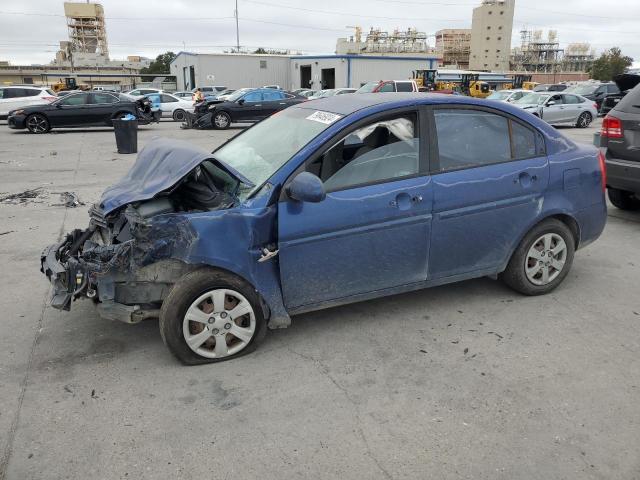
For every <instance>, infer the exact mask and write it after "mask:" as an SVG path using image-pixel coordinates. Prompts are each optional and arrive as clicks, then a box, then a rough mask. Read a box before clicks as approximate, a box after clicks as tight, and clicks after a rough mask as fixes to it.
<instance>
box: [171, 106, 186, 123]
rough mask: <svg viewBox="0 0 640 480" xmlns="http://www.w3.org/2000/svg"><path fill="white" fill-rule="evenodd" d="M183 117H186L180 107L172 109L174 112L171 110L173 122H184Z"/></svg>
mask: <svg viewBox="0 0 640 480" xmlns="http://www.w3.org/2000/svg"><path fill="white" fill-rule="evenodd" d="M185 118H186V115H185V113H184V110H182V109H178V110H174V112H173V121H174V122H184V119H185Z"/></svg>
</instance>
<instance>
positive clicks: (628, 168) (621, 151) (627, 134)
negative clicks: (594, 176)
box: [599, 84, 640, 210]
mask: <svg viewBox="0 0 640 480" xmlns="http://www.w3.org/2000/svg"><path fill="white" fill-rule="evenodd" d="M599 146H600V147H601V152H602V154H603V155H604V161H605V163H606V165H607V189H608V192H609V200H611V203H613V204H614V205H615V206H616V207H618V208H621V209H623V210H640V84H639V85H636V87H635V88H634V89H633V90H631V91H630V92H629V93H627V94H626V95H625V96H624V97H623V98H622V99H621V100H620V101H619V102H618V103H617V104H616V105H615V106H614V107H613V109H612V110H611V111H610V112H609V113H608V114H607V116H606V117H604V119H603V120H602V130H601V131H600V138H599Z"/></svg>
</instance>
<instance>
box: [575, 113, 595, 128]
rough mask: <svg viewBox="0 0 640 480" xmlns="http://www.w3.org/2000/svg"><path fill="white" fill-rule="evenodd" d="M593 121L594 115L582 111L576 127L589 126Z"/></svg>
mask: <svg viewBox="0 0 640 480" xmlns="http://www.w3.org/2000/svg"><path fill="white" fill-rule="evenodd" d="M591 122H593V117H592V116H591V114H590V113H589V112H582V113H581V114H580V116H579V117H578V120H577V122H576V127H578V128H587V127H588V126H589V125H591Z"/></svg>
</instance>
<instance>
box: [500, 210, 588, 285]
mask: <svg viewBox="0 0 640 480" xmlns="http://www.w3.org/2000/svg"><path fill="white" fill-rule="evenodd" d="M546 239H550V241H549V243H547V242H546ZM560 240H561V241H562V242H563V243H564V245H563V244H562V242H561V241H560ZM575 243H576V239H575V238H574V236H573V233H572V232H571V230H570V229H569V227H567V226H566V225H565V224H564V223H562V222H561V221H560V220H557V219H554V218H549V219H547V220H544V221H542V222H540V223H539V224H538V225H536V226H535V227H533V228H532V229H531V230H530V231H529V232H528V233H527V234H526V235H525V237H524V238H523V239H522V241H521V242H520V244H519V245H518V248H516V250H515V252H513V255H512V256H511V260H509V264H508V265H507V268H506V270H505V271H504V272H503V273H502V275H501V278H502V280H503V281H504V283H506V284H507V285H508V286H509V287H511V288H512V289H513V290H515V291H516V292H520V293H522V294H523V295H531V296H533V295H544V294H545V293H549V292H551V291H552V290H554V289H555V288H556V287H557V286H558V285H560V284H561V283H562V281H563V280H564V279H565V277H566V276H567V274H568V273H569V270H571V265H572V263H573V256H574V253H575ZM563 246H564V248H562V247H563ZM534 249H535V251H536V252H535V253H534V254H532V252H534ZM556 249H557V254H554V253H553V250H556ZM547 252H552V253H547ZM545 270H546V272H547V278H546V279H545V276H544V275H545ZM556 273H557V274H556Z"/></svg>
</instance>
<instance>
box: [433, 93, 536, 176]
mask: <svg viewBox="0 0 640 480" xmlns="http://www.w3.org/2000/svg"><path fill="white" fill-rule="evenodd" d="M436 110H477V111H482V112H486V113H492V114H494V115H498V116H500V117H503V118H505V119H506V120H507V122H508V123H507V125H508V129H509V150H510V152H511V156H512V157H513V135H512V130H513V128H512V125H511V122H516V123H518V124H519V125H520V126H522V127H524V128H527V129H528V130H530V131H531V132H532V133H533V134H534V140H535V149H536V152H535V154H534V155H531V156H527V157H519V158H511V159H509V160H505V161H502V162H495V163H488V164H483V165H471V166H464V167H457V168H448V169H446V170H440V150H439V145H438V132H437V130H436V119H435V111H436ZM427 111H428V117H429V124H430V132H429V149H430V152H429V153H430V155H429V158H430V159H431V162H430V165H429V175H432V176H433V175H440V174H443V173H449V172H458V171H461V170H470V169H472V168H483V167H490V166H492V165H501V164H504V163H511V162H519V161H522V160H531V159H532V158H540V157H546V156H547V145H546V140H545V137H544V134H543V133H542V132H541V131H540V130H539V129H538V128H536V127H535V126H533V125H531V124H529V123H526V122H525V121H524V120H522V119H520V118H518V117H516V116H515V115H513V114H511V113H509V112H505V111H502V110H498V109H495V108H491V107H485V106H484V105H471V104H457V105H453V104H439V105H429V106H428V107H427ZM538 150H541V152H539V151H538Z"/></svg>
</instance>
